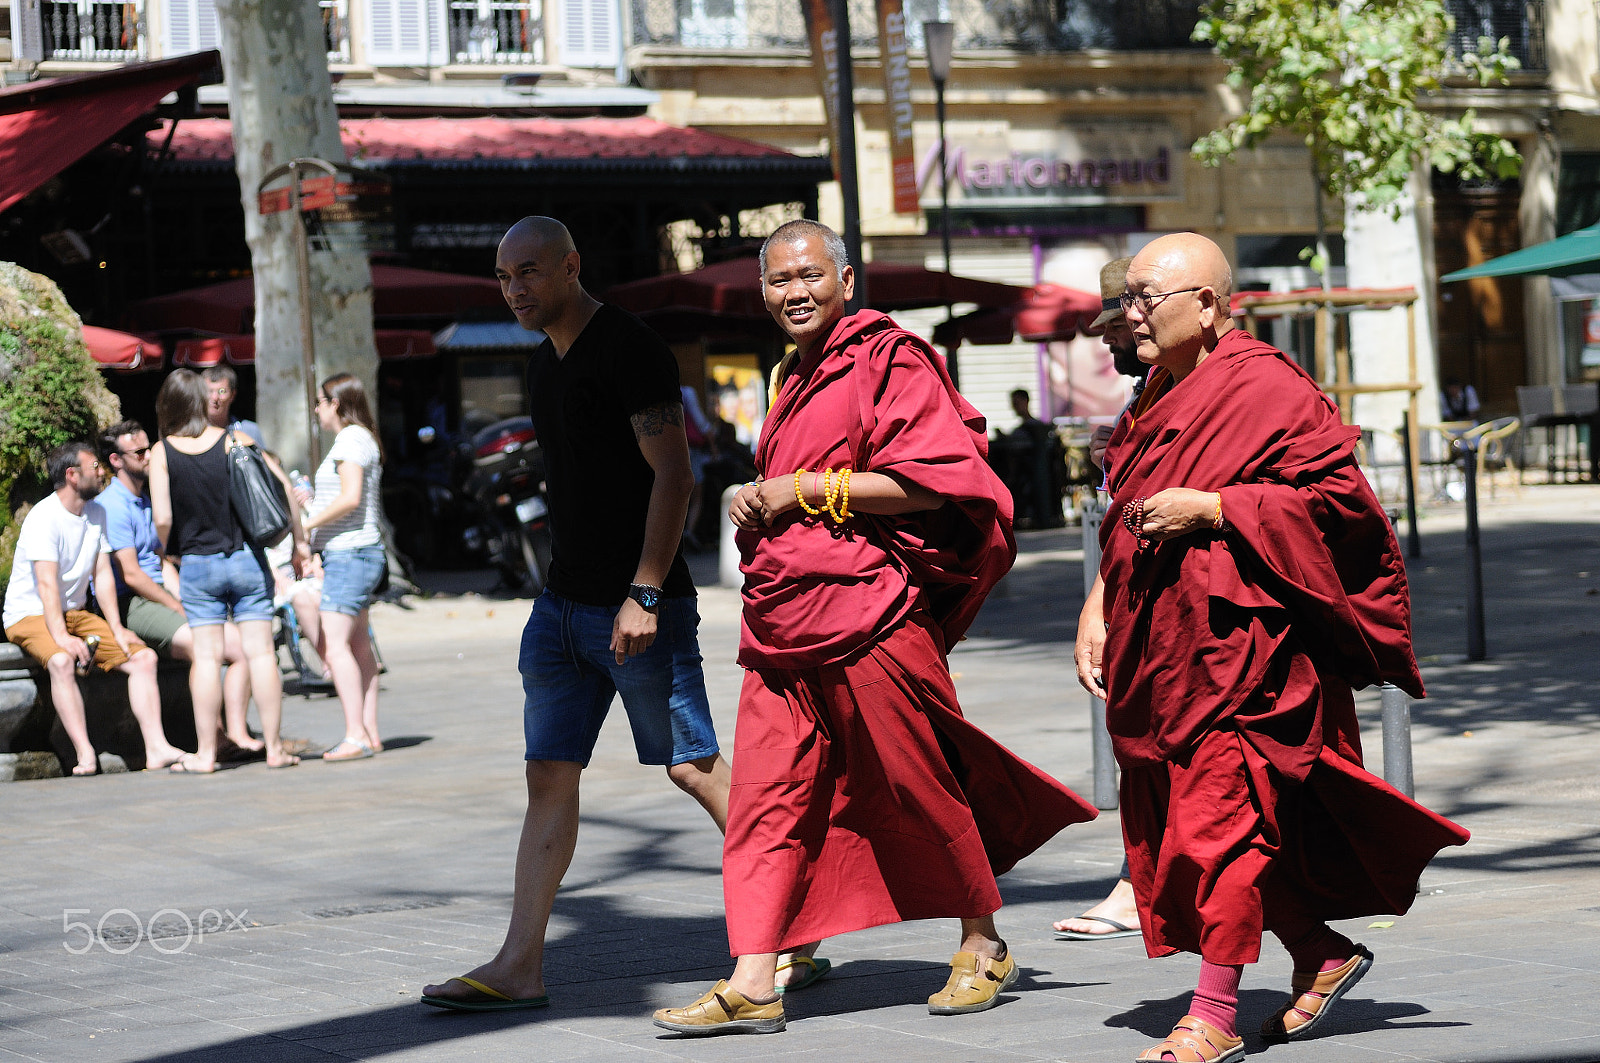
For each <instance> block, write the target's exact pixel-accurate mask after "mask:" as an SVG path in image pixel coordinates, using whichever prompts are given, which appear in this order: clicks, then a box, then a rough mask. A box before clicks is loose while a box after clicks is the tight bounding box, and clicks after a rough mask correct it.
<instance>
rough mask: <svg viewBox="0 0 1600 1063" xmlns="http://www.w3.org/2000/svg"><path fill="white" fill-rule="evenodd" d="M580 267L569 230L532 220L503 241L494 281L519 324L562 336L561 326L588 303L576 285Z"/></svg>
mask: <svg viewBox="0 0 1600 1063" xmlns="http://www.w3.org/2000/svg"><path fill="white" fill-rule="evenodd" d="M580 266H581V262H580V260H579V258H578V251H577V249H576V248H575V247H574V246H573V244H572V234H571V233H570V232H568V231H567V227H566V226H565V225H562V224H561V223H560V222H559V221H556V220H555V219H554V218H541V217H531V218H523V219H522V220H521V221H519V222H517V223H516V224H515V225H513V226H512V227H511V228H510V229H508V230H507V231H506V234H505V236H503V237H501V239H500V250H499V252H498V253H497V254H496V255H495V262H494V275H495V278H496V279H497V280H499V282H500V294H501V295H503V296H505V300H506V305H507V306H509V307H511V312H512V313H513V314H515V315H516V318H517V323H518V324H520V325H521V326H522V327H523V328H525V329H542V330H544V331H546V332H551V331H552V330H554V331H555V332H561V331H562V323H563V322H564V321H565V320H566V319H567V318H568V317H569V316H572V315H574V314H575V313H576V311H577V308H579V307H581V306H584V305H586V304H587V302H589V301H591V300H589V299H588V296H587V293H586V292H584V290H583V285H582V284H581V283H580V282H579V280H578V271H579V267H580ZM584 320H587V317H584ZM574 334H575V333H574Z"/></svg>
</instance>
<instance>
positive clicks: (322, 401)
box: [317, 395, 333, 406]
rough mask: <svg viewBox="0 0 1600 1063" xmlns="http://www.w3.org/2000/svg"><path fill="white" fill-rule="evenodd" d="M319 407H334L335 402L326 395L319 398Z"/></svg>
mask: <svg viewBox="0 0 1600 1063" xmlns="http://www.w3.org/2000/svg"><path fill="white" fill-rule="evenodd" d="M317 405H318V406H323V405H327V406H332V405H333V400H332V399H330V398H328V396H326V395H318V396H317Z"/></svg>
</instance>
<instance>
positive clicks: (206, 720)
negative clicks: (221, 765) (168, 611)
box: [182, 624, 265, 772]
mask: <svg viewBox="0 0 1600 1063" xmlns="http://www.w3.org/2000/svg"><path fill="white" fill-rule="evenodd" d="M189 631H190V633H191V636H192V639H193V647H192V652H193V655H194V656H193V658H192V660H191V661H190V663H189V700H190V701H191V702H193V703H194V735H195V751H194V756H193V757H184V758H183V761H182V768H183V770H184V771H198V772H210V771H216V770H217V733H218V732H219V731H220V730H221V728H222V644H223V637H222V625H221V624H205V625H202V626H200V627H191V628H190V629H189ZM263 715H265V714H263Z"/></svg>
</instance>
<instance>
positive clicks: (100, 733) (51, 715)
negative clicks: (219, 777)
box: [0, 642, 194, 782]
mask: <svg viewBox="0 0 1600 1063" xmlns="http://www.w3.org/2000/svg"><path fill="white" fill-rule="evenodd" d="M156 674H157V682H158V683H159V684H160V688H161V722H162V726H163V727H165V728H166V732H167V739H168V740H169V741H171V742H172V743H173V744H174V745H177V746H181V747H183V748H185V749H193V748H194V708H193V705H192V703H191V702H190V701H189V662H188V661H173V660H167V659H165V658H163V659H162V661H161V665H160V667H159V668H158V669H157V673H156ZM78 686H79V687H80V688H81V689H82V690H83V706H84V713H85V715H86V716H87V718H88V724H89V741H91V742H93V743H94V747H95V749H96V750H97V751H98V752H99V753H100V754H101V756H102V760H104V758H105V755H106V754H111V755H112V756H114V757H117V758H119V759H120V760H121V761H122V762H123V764H125V765H126V766H127V768H128V769H129V770H130V771H139V770H141V769H143V768H144V739H143V738H142V737H141V736H140V734H139V723H138V721H137V720H135V719H134V718H133V710H132V709H131V708H129V706H128V677H127V676H125V675H123V674H122V673H121V672H101V671H94V672H91V673H90V674H89V675H87V676H84V677H83V678H81V679H79V680H78ZM76 762H77V758H76V756H75V755H74V753H73V750H72V743H71V742H70V741H69V740H68V739H67V734H66V731H65V730H64V729H63V728H62V726H61V720H60V719H59V718H58V717H57V716H56V710H55V705H54V704H53V703H52V702H51V700H50V677H49V675H48V674H47V673H46V672H45V670H44V668H43V667H42V666H41V665H39V664H38V663H36V662H35V661H34V660H33V658H31V657H29V656H28V655H27V654H25V653H23V652H22V648H21V647H20V646H14V645H12V644H11V643H9V642H0V782H10V781H12V780H14V779H23V778H41V777H48V776H53V775H58V774H60V773H61V765H62V764H68V765H71V764H74V763H76Z"/></svg>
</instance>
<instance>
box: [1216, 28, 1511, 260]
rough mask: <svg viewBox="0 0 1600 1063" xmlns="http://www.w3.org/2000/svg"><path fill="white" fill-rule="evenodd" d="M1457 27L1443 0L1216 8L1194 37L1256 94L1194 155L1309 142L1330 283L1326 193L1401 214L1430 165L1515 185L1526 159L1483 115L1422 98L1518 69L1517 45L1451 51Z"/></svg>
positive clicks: (1320, 242)
mask: <svg viewBox="0 0 1600 1063" xmlns="http://www.w3.org/2000/svg"><path fill="white" fill-rule="evenodd" d="M1453 28H1454V23H1453V20H1452V19H1451V17H1450V14H1449V12H1448V11H1446V10H1445V7H1444V4H1443V3H1442V2H1441V0H1208V2H1207V3H1206V4H1205V5H1204V6H1203V7H1202V10H1201V17H1200V22H1199V24H1198V25H1196V26H1195V30H1194V39H1195V40H1196V41H1202V42H1210V43H1211V44H1213V45H1215V47H1216V49H1217V53H1218V54H1219V55H1221V56H1222V58H1223V59H1225V60H1226V61H1227V63H1228V66H1229V68H1230V69H1229V72H1228V78H1227V80H1228V84H1229V85H1231V86H1232V87H1234V88H1236V89H1239V90H1241V91H1242V92H1244V93H1246V94H1247V95H1248V99H1247V102H1246V104H1245V110H1244V113H1243V114H1241V115H1239V116H1238V117H1236V118H1233V119H1232V120H1231V121H1229V122H1228V123H1227V124H1226V125H1224V126H1223V127H1222V128H1220V129H1216V130H1213V131H1212V132H1210V133H1208V134H1206V135H1205V136H1204V137H1201V138H1200V140H1199V141H1197V142H1196V143H1195V145H1194V154H1195V155H1196V156H1197V157H1198V158H1199V159H1200V160H1201V161H1203V162H1205V163H1206V164H1208V165H1213V166H1215V165H1219V164H1221V162H1222V161H1223V160H1224V159H1229V158H1232V157H1233V155H1234V154H1235V153H1236V152H1238V151H1239V150H1240V149H1241V148H1250V147H1254V146H1255V145H1257V144H1259V143H1261V142H1262V141H1263V140H1265V139H1266V138H1267V137H1269V136H1271V135H1272V134H1273V133H1274V132H1289V133H1298V134H1300V135H1301V136H1303V137H1304V138H1305V143H1306V147H1307V148H1308V149H1310V154H1311V176H1312V179H1313V181H1314V182H1315V183H1316V187H1317V189H1318V191H1319V193H1321V194H1319V195H1318V196H1317V254H1316V256H1315V257H1314V258H1313V260H1312V263H1311V264H1312V267H1313V268H1314V269H1316V270H1317V272H1318V273H1320V274H1322V276H1323V283H1324V286H1326V283H1327V250H1326V241H1325V235H1324V234H1325V227H1326V223H1325V219H1324V218H1323V207H1322V200H1323V195H1326V196H1328V197H1331V198H1342V199H1344V200H1345V201H1346V202H1347V203H1349V204H1351V205H1352V206H1354V207H1355V208H1356V209H1358V210H1382V209H1388V210H1390V211H1392V212H1393V213H1394V215H1395V216H1396V217H1398V216H1399V214H1400V210H1401V205H1402V201H1401V196H1402V194H1403V193H1404V191H1405V188H1406V183H1407V181H1408V180H1409V179H1410V177H1411V175H1412V173H1413V172H1414V171H1415V169H1416V166H1417V164H1418V163H1420V162H1422V161H1424V160H1426V161H1427V162H1428V163H1429V164H1430V165H1432V166H1433V167H1434V168H1436V169H1438V170H1441V171H1443V172H1445V173H1450V172H1458V173H1460V174H1461V175H1462V176H1463V177H1466V178H1475V177H1485V176H1490V175H1492V176H1495V177H1499V178H1507V177H1514V176H1516V174H1517V173H1518V172H1519V170H1520V168H1521V164H1522V159H1521V156H1519V155H1518V154H1517V150H1516V148H1515V146H1513V145H1512V144H1511V143H1510V142H1509V141H1507V140H1505V139H1503V138H1501V137H1498V136H1494V135H1492V134H1488V133H1483V132H1480V131H1479V130H1478V129H1477V128H1476V122H1475V120H1474V116H1473V112H1472V111H1470V110H1468V111H1466V112H1465V113H1463V114H1462V115H1460V117H1457V118H1448V117H1445V116H1443V115H1441V114H1439V113H1437V112H1434V111H1428V110H1424V109H1423V108H1422V107H1421V106H1420V101H1421V99H1422V98H1423V97H1425V96H1426V95H1427V94H1428V93H1430V92H1434V91H1436V90H1437V89H1438V88H1439V86H1440V79H1441V78H1443V77H1445V76H1446V75H1447V74H1457V73H1460V74H1468V75H1471V76H1473V77H1475V78H1476V79H1477V81H1478V82H1479V83H1480V84H1483V85H1488V84H1491V83H1493V82H1498V81H1504V80H1505V76H1506V74H1507V73H1508V72H1510V71H1512V70H1515V69H1516V68H1517V66H1518V63H1517V60H1516V59H1515V58H1514V57H1513V56H1511V55H1510V54H1509V52H1508V50H1507V49H1508V43H1507V42H1506V41H1505V40H1501V41H1499V42H1498V43H1497V42H1494V41H1491V40H1489V39H1488V38H1483V39H1482V40H1480V41H1479V47H1478V50H1477V52H1475V53H1469V54H1467V55H1462V56H1454V55H1452V54H1451V53H1450V50H1449V41H1450V34H1451V32H1452V30H1453Z"/></svg>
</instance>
